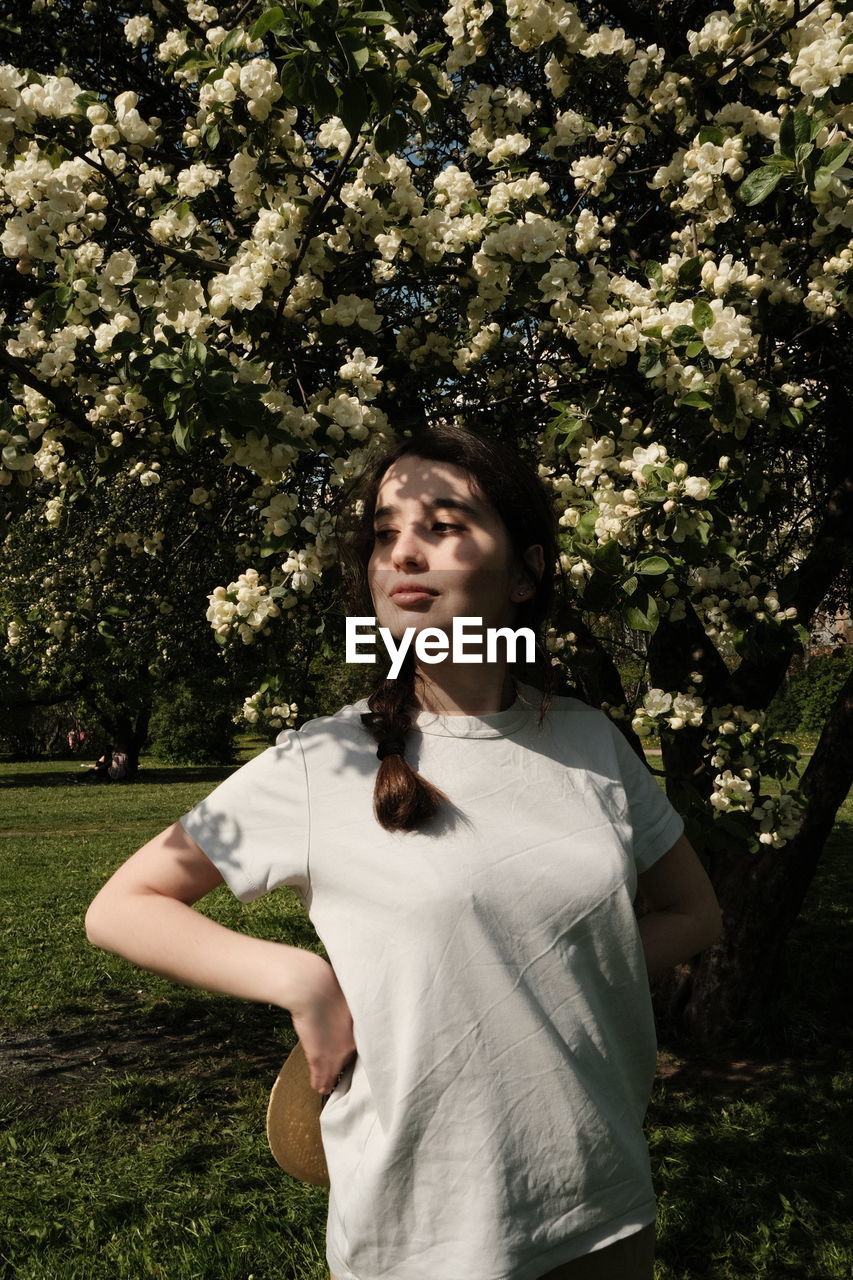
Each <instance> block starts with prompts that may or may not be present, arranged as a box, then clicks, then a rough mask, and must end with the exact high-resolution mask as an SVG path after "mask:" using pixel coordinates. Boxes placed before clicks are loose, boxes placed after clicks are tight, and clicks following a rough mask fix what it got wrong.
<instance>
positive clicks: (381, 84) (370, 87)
mask: <svg viewBox="0 0 853 1280" xmlns="http://www.w3.org/2000/svg"><path fill="white" fill-rule="evenodd" d="M362 79H363V81H364V83H365V85H366V86H367V92H368V93H369V94H370V96H371V98H372V99H373V101H374V102H375V103H376V106H377V108H378V109H379V114H380V115H383V116H387V115H388V113H389V111H390V110H391V108H392V107H393V105H394V79H393V77H392V76H389V75H388V74H387V73H386V72H384V71H380V70H379V69H378V68H377V67H365V69H364V71H363V72H362Z"/></svg>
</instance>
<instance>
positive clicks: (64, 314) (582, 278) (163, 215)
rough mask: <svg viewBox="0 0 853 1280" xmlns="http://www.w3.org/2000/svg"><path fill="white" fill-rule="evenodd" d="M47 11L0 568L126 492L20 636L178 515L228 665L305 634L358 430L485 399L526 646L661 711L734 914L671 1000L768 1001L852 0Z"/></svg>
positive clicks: (8, 112) (818, 546) (160, 540)
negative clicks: (547, 582) (530, 627)
mask: <svg viewBox="0 0 853 1280" xmlns="http://www.w3.org/2000/svg"><path fill="white" fill-rule="evenodd" d="M377 6H378V0H377ZM35 8H36V10H37V11H36V13H35V15H34V18H33V20H32V21H31V22H30V23H28V24H27V26H26V29H25V30H22V31H21V32H20V33H18V36H17V43H16V51H15V53H14V55H13V54H12V53H11V51H9V52H7V55H6V57H7V62H6V64H5V65H3V66H2V67H0V143H2V145H3V146H4V148H5V158H4V160H3V163H2V170H0V192H2V196H0V198H1V199H2V215H0V216H2V232H0V250H2V254H3V260H2V261H3V279H4V307H5V310H4V313H3V316H2V331H3V332H2V344H0V373H2V376H3V377H4V379H5V381H6V384H7V386H8V393H9V394H8V407H7V409H6V410H5V417H4V419H3V421H2V423H0V451H1V452H0V459H1V460H2V467H0V486H2V492H3V494H4V495H5V498H6V500H7V504H8V515H7V522H8V523H7V528H8V530H9V533H8V536H7V554H8V553H9V549H10V548H11V547H12V546H13V544H14V545H15V547H16V548H17V549H18V553H19V555H20V557H21V562H22V563H23V562H24V561H25V560H26V552H25V548H26V547H27V546H31V545H33V544H34V543H35V542H39V545H42V544H43V543H44V539H41V540H39V539H28V538H26V537H23V538H22V537H21V535H20V530H21V529H25V528H26V527H27V526H26V522H27V521H30V522H35V524H36V525H38V524H40V525H41V527H42V528H43V529H44V528H47V529H49V530H50V531H51V534H52V550H51V551H50V552H48V551H46V550H42V551H40V552H39V553H38V555H39V556H42V558H44V557H47V558H48V559H49V558H50V556H53V557H54V559H55V558H56V557H60V558H61V556H62V552H63V548H64V547H66V546H67V545H69V543H70V542H73V541H74V539H75V538H76V537H78V533H77V532H75V530H77V529H78V526H79V525H80V523H81V522H85V521H86V520H89V519H91V512H92V510H93V509H94V508H97V507H98V504H97V503H94V504H93V503H92V502H91V500H90V498H89V497H88V496H87V495H91V494H92V493H94V492H96V491H97V489H98V487H99V486H107V487H112V488H113V489H115V490H116V491H118V489H119V488H122V487H124V490H123V491H126V492H129V491H130V490H131V489H133V487H134V486H136V487H138V489H139V490H140V491H142V490H144V491H145V492H146V494H147V495H148V499H149V500H148V501H146V504H145V507H144V510H145V517H144V519H145V520H146V521H147V524H146V525H145V527H138V528H137V527H136V526H133V527H129V526H128V522H127V520H126V519H123V516H124V513H125V511H126V508H125V506H124V504H119V505H118V507H115V506H114V507H113V509H112V510H113V515H112V517H111V519H105V518H104V517H103V516H99V517H98V519H99V520H100V524H99V532H98V537H99V539H100V540H101V549H102V551H103V552H104V555H100V554H99V555H95V556H92V558H91V560H89V562H88V563H87V562H86V561H85V559H84V558H83V557H80V558H79V560H78V559H77V558H75V561H74V563H75V569H76V573H77V580H76V585H75V587H74V589H73V590H72V589H71V588H70V587H69V585H68V578H67V576H66V577H61V575H57V574H56V573H54V572H49V573H47V574H45V573H44V572H42V573H41V574H40V575H39V577H38V580H37V582H36V584H35V587H34V588H33V587H31V588H30V589H29V590H28V589H27V584H26V583H25V582H24V581H23V578H22V575H18V577H17V579H14V582H15V586H14V589H11V588H10V587H9V586H7V588H6V589H5V590H4V591H3V592H2V594H0V611H2V623H3V627H4V630H5V636H6V650H7V658H8V659H9V661H11V662H14V663H16V664H18V665H19V666H22V667H26V668H27V670H28V671H29V672H31V673H34V672H37V671H38V670H39V668H41V670H42V674H43V677H48V676H49V673H50V670H51V665H52V664H56V663H57V662H59V661H60V660H61V657H62V654H63V653H64V652H66V650H67V646H69V645H72V644H75V643H81V641H80V637H81V636H84V635H87V634H90V633H91V632H92V629H93V628H95V629H97V627H98V625H100V624H101V623H103V622H104V621H105V618H104V614H103V608H104V607H108V605H107V604H105V602H109V601H110V600H111V599H112V595H113V594H114V593H115V591H116V590H117V587H116V586H115V581H116V576H115V574H114V573H113V574H112V577H110V575H109V574H106V577H107V578H109V581H110V582H111V583H112V584H113V585H111V586H109V589H107V585H106V582H105V560H109V559H110V557H112V558H113V561H112V562H113V563H114V560H115V556H116V555H121V554H124V550H119V548H120V547H122V545H123V547H124V549H125V550H126V548H127V538H128V537H131V538H135V539H136V541H135V542H134V548H136V549H137V551H138V548H139V547H140V546H141V547H142V553H141V554H144V555H147V556H149V557H150V558H151V559H152V560H154V561H158V562H159V561H162V562H163V563H164V564H166V563H168V562H169V560H170V558H171V557H179V556H180V554H181V545H182V543H181V540H182V539H183V538H184V537H185V536H186V531H187V527H188V526H187V521H188V520H189V523H190V525H192V523H193V520H194V519H195V518H197V519H198V520H202V519H203V513H204V512H205V511H207V512H208V513H209V512H213V511H216V512H219V511H221V512H223V513H228V512H230V513H233V512H235V511H236V512H237V517H236V518H235V519H230V518H229V519H224V523H223V521H217V522H215V523H216V528H217V533H216V545H217V547H219V548H220V549H221V552H222V558H221V560H217V563H220V562H221V563H222V564H226V563H231V564H233V566H234V567H233V572H229V575H228V576H229V579H230V580H228V581H226V580H225V579H224V578H223V579H219V580H218V581H217V580H215V579H214V578H213V577H211V580H210V581H209V582H207V583H206V587H207V590H208V592H209V601H208V608H207V621H208V622H209V624H210V626H211V628H212V633H213V635H214V636H215V638H216V640H217V641H218V642H219V644H220V646H221V647H222V649H223V652H227V651H229V650H230V648H231V647H232V646H235V645H236V646H238V648H239V647H241V646H242V647H244V648H245V647H247V646H250V645H252V646H255V650H254V651H257V649H258V646H264V645H266V646H269V651H270V654H271V661H273V660H274V655H275V653H276V652H278V653H282V652H284V650H285V649H286V648H287V645H288V644H289V643H292V638H293V637H294V636H296V635H303V634H305V632H306V630H313V631H316V629H317V625H318V620H319V621H320V623H321V625H328V627H329V628H330V630H329V632H328V633H327V634H329V635H330V636H333V635H334V631H333V623H332V621H331V620H330V619H328V618H327V611H328V599H329V597H328V581H329V577H330V575H329V570H330V568H332V567H333V566H334V561H335V546H334V538H333V530H332V525H331V520H330V516H329V513H328V506H329V503H330V501H331V500H332V499H333V498H334V496H335V495H336V493H337V492H338V490H339V489H340V486H341V485H342V484H343V483H344V482H345V481H346V480H347V479H348V478H349V477H351V476H354V475H356V474H357V473H358V471H359V469H360V467H361V466H362V465H363V463H364V458H365V452H366V449H367V447H368V445H369V444H370V442H371V441H372V440H373V439H375V438H377V437H381V438H388V439H389V440H390V439H392V438H393V437H394V435H395V434H399V432H401V431H403V430H405V429H407V428H408V427H410V426H411V425H413V424H415V423H418V422H422V421H424V420H426V421H429V420H435V419H439V418H442V417H458V418H460V419H461V420H463V421H468V422H472V423H479V424H480V426H481V427H483V426H485V427H486V429H488V430H491V431H493V432H494V433H495V435H497V436H499V437H501V438H504V439H509V440H512V441H514V442H515V443H516V444H517V446H518V448H519V450H520V451H521V452H523V453H524V454H526V455H527V456H529V457H531V458H533V459H534V460H535V461H536V462H537V463H538V465H539V468H540V474H541V475H542V476H543V478H545V480H546V481H547V483H548V484H549V485H550V486H551V488H552V490H553V493H554V499H555V502H556V504H557V507H558V511H559V513H560V525H561V529H562V547H561V557H560V565H561V569H562V571H563V573H564V574H565V577H566V580H567V583H568V590H567V591H566V593H565V595H564V598H563V600H562V601H561V604H560V607H559V611H558V614H557V616H556V617H555V619H554V626H553V628H552V630H551V633H550V636H549V647H550V649H551V652H552V654H553V658H554V661H555V663H557V664H559V665H562V666H564V667H565V668H566V670H567V672H568V673H569V674H570V676H571V678H572V679H573V680H574V682H575V683H576V684H577V685H578V686H579V687H580V689H581V691H582V692H583V694H584V695H585V696H586V697H587V698H588V699H590V700H591V701H593V702H595V703H597V704H598V705H602V706H604V707H605V708H606V709H607V710H608V711H609V712H610V714H611V715H613V716H614V717H615V718H616V719H618V720H619V721H620V722H621V723H622V724H623V727H624V729H625V731H626V733H627V734H628V736H629V737H631V738H633V740H634V741H635V743H637V744H638V743H639V740H640V739H642V738H643V737H646V736H648V735H649V734H650V733H651V732H652V731H653V730H656V731H657V732H658V733H659V735H660V742H661V747H662V762H663V770H664V772H665V775H666V782H667V787H668V789H669V791H670V794H671V796H672V798H673V800H674V802H675V804H676V805H677V807H678V808H679V809H680V810H681V811H682V812H683V813H684V814H685V816H686V819H687V824H688V834H689V836H690V838H691V839H692V840H693V842H694V844H695V845H696V846H697V847H698V848H699V849H700V850H702V851H703V853H704V854H705V855H706V856H707V861H708V866H709V870H710V872H711V875H712V877H713V879H714V882H715V884H716V887H717V890H718V893H719V895H720V898H721V901H722V904H723V908H724V914H725V932H724V936H723V938H722V939H721V941H720V942H719V943H718V944H717V945H716V946H714V947H712V948H711V949H709V951H708V952H707V953H705V955H704V956H703V957H702V958H701V959H700V960H699V961H698V962H697V963H696V964H695V965H693V966H691V967H690V971H689V972H687V971H685V973H684V974H683V975H682V976H681V986H680V989H679V997H678V1003H679V1007H680V1008H681V1010H682V1013H683V1015H684V1017H685V1018H686V1019H687V1020H688V1021H689V1022H690V1023H691V1024H692V1025H693V1026H695V1027H698V1028H702V1029H704V1030H705V1031H706V1033H708V1034H718V1033H719V1034H722V1033H723V1032H725V1031H726V1030H727V1029H730V1028H731V1027H733V1026H735V1025H736V1024H737V1021H738V1019H739V1018H740V1017H742V1016H743V1014H745V1013H746V1014H749V1013H753V1012H756V1011H758V1010H760V1009H761V1008H762V1007H763V1005H764V1004H765V1003H766V1000H767V998H768V995H769V994H770V993H771V991H772V990H773V984H774V978H775V974H776V972H777V969H778V960H779V957H780V954H781V948H782V944H783V942H784V938H785V936H786V933H787V931H788V929H789V927H790V924H791V922H792V921H793V919H794V918H795V916H796V914H797V911H798V910H799V907H800V905H801V903H802V899H803V896H804V893H805V891H806V888H807V887H808V884H809V882H810V880H811V878H812V876H813V874H814V870H815V868H816V866H817V861H818V857H819V855H820V851H821V849H822V847H823V844H824V841H825V838H826V834H827V833H828V830H829V829H830V827H831V824H832V821H833V818H834V815H835V813H836V811H837V808H838V805H839V804H840V803H841V800H842V799H843V797H844V795H845V794H846V791H847V789H848V788H849V786H850V782H851V780H853V689H851V688H850V687H849V685H848V686H845V688H844V689H843V690H842V693H841V695H840V697H839V700H838V703H837V705H836V708H835V710H834V712H833V715H832V717H831V719H830V722H829V723H828V724H827V727H826V730H825V732H824V735H823V737H822V739H821V741H820V743H819V745H818V748H817V751H816V753H815V755H814V757H813V759H812V761H811V763H810V765H809V767H808V769H807V770H806V772H805V774H804V777H803V779H802V781H801V783H800V788H799V790H794V789H793V788H792V787H791V785H790V784H791V778H792V776H793V767H794V764H795V756H796V752H795V749H794V748H792V747H790V746H787V745H786V744H784V743H780V742H777V741H775V740H772V739H770V738H769V737H768V736H767V735H766V734H765V732H764V729H763V719H764V717H763V712H764V709H765V708H766V706H767V704H768V702H769V701H770V699H771V697H772V695H773V693H774V692H775V690H776V689H777V688H778V687H779V684H780V682H781V681H782V679H783V678H784V675H785V672H786V670H787V668H788V665H789V662H790V659H791V657H792V655H793V654H794V653H795V652H796V650H797V649H798V647H799V646H800V645H801V644H802V643H803V641H804V640H805V639H806V638H807V635H808V626H809V623H810V620H811V618H812V616H813V615H814V613H815V611H816V609H817V608H818V607H819V605H820V604H821V602H822V601H823V600H824V599H825V597H826V596H827V593H828V592H830V591H832V590H833V589H836V590H837V589H838V584H839V583H840V582H843V581H844V574H845V573H846V572H847V571H848V570H849V557H850V545H851V524H853V521H851V503H853V446H851V439H850V432H849V429H848V426H847V424H848V422H849V413H850V388H851V362H850V359H849V340H850V329H851V325H850V318H851V310H853V308H851V304H850V301H849V295H848V292H847V281H848V279H849V275H850V271H851V265H853V249H851V243H850V232H851V226H853V212H851V205H850V202H849V196H848V192H849V187H848V179H849V177H850V170H849V169H848V168H847V160H848V157H849V155H850V153H851V150H853V133H851V128H853V94H851V88H850V86H851V80H850V77H849V73H850V71H851V70H853V15H851V14H850V12H849V6H847V5H845V4H843V3H840V2H836V0H814V2H812V3H800V2H798V0H768V2H763V3H757V0H734V3H730V4H727V5H725V6H721V7H715V6H714V5H712V4H707V3H699V2H682V3H678V2H673V3H669V4H663V3H661V4H653V3H631V4H628V3H624V2H622V0H619V2H618V3H617V2H615V0H602V2H601V3H578V4H573V3H568V2H567V0H453V2H452V3H450V4H446V5H444V6H436V7H434V8H433V7H429V6H424V5H421V4H419V3H416V2H415V0H389V3H388V4H387V5H385V6H384V7H383V8H379V7H372V5H371V3H369V0H301V2H300V3H292V4H288V5H281V6H278V5H273V6H269V5H268V4H267V3H265V0H264V2H261V3H252V0H249V2H248V3H244V4H228V5H219V6H214V5H211V4H207V3H204V0H189V3H187V4H185V5H182V4H179V3H178V2H177V0H162V2H161V0H153V2H152V3H148V0H138V2H137V3H136V4H135V5H134V6H133V12H130V13H127V12H122V11H120V10H119V11H117V10H116V9H115V8H114V7H113V6H109V5H106V4H103V3H101V2H100V0H89V3H87V4H85V5H83V6H82V11H81V10H80V9H79V8H78V7H77V6H71V5H68V4H66V2H65V0H53V3H47V0H45V2H44V3H43V4H42V6H41V9H40V10H39V9H38V6H35ZM51 50H56V51H57V52H56V58H55V61H54V62H53V63H49V61H48V59H49V57H50V53H51ZM60 50H61V53H60V52H59V51H60ZM128 487H129V488H128ZM194 513H195V516H194ZM212 523H214V522H212ZM30 527H34V526H33V525H32V524H31V525H30ZM229 555H230V556H231V560H230V561H229V560H228V556H229ZM31 568H32V566H30V569H31ZM12 573H13V575H14V567H13V569H12ZM324 574H325V578H324ZM30 576H31V577H32V573H30ZM166 576H167V575H164V580H165V578H166ZM45 578H46V579H47V581H45ZM60 579H61V583H62V585H61V587H57V585H56V581H59V580H60ZM176 590H177V589H176ZM126 603H128V602H126ZM130 603H133V602H130ZM136 603H137V604H138V603H139V602H138V601H137V602H136ZM102 606H103V607H102ZM184 607H185V602H184V599H183V598H176V597H175V595H172V596H170V595H169V592H168V591H164V592H163V593H162V599H160V600H158V604H157V608H158V611H162V612H161V613H159V616H161V617H164V618H168V617H172V616H174V614H175V613H177V616H178V617H180V616H181V614H182V611H183V609H184ZM614 621H615V622H617V623H618V626H616V627H615V628H614ZM620 629H621V630H620ZM619 634H622V636H623V641H620V643H622V642H624V635H628V636H629V637H633V641H632V647H633V649H634V651H635V652H637V653H639V654H641V656H642V660H643V662H644V664H645V677H644V680H643V682H642V690H641V696H640V697H639V700H635V701H633V702H632V701H629V699H628V697H627V696H626V693H625V690H624V689H623V687H622V684H621V681H620V677H619V673H618V665H617V661H616V659H617V658H618V652H617V649H616V648H615V645H614V642H613V640H612V636H613V635H617V636H618V635H619ZM608 637H611V639H608ZM161 648H162V646H161ZM259 683H260V682H259ZM265 683H266V682H265ZM297 710H298V707H297V708H295V707H293V705H292V703H291V697H290V696H289V693H288V690H286V689H285V690H284V692H283V693H282V689H281V686H280V685H279V686H278V687H276V686H275V685H273V686H272V687H270V686H269V684H268V683H267V687H266V688H260V687H259V689H258V691H257V693H256V694H255V695H254V696H252V697H250V698H249V699H248V700H247V712H248V715H249V718H250V719H254V720H257V719H259V718H263V717H264V716H265V715H271V716H272V719H273V721H274V722H276V721H277V722H278V723H282V722H293V717H294V713H295V711H297ZM768 779H769V780H771V786H769V787H768V786H767V780H768ZM747 970H748V972H749V974H750V982H749V983H745V982H743V981H742V975H743V974H744V973H745V972H746V971H747Z"/></svg>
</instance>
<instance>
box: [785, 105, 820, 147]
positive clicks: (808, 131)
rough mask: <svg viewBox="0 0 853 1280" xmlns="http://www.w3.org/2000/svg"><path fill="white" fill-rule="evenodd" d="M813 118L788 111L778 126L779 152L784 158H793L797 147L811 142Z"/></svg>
mask: <svg viewBox="0 0 853 1280" xmlns="http://www.w3.org/2000/svg"><path fill="white" fill-rule="evenodd" d="M812 125H813V118H812V117H811V116H808V115H806V113H805V111H789V112H788V114H787V115H786V116H785V117H784V119H783V120H782V123H781V125H780V126H779V150H780V151H781V152H782V154H783V155H785V156H793V155H794V152H795V150H796V148H797V147H800V146H802V145H803V144H804V143H808V142H811V140H812V138H813V137H814V136H815V135H814V133H812ZM819 128H820V124H818V129H819Z"/></svg>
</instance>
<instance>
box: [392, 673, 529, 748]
mask: <svg viewBox="0 0 853 1280" xmlns="http://www.w3.org/2000/svg"><path fill="white" fill-rule="evenodd" d="M541 697H542V695H541V694H540V693H539V691H538V690H537V689H534V688H532V687H531V686H530V685H525V684H522V683H521V682H517V683H516V694H515V701H514V702H513V703H512V704H511V705H510V706H508V707H507V708H506V710H505V711H494V712H492V714H491V715H485V716H453V715H439V714H438V713H437V712H433V711H418V712H416V713H415V714H414V715H413V716H412V728H413V729H418V730H419V731H420V732H421V733H428V734H437V735H438V736H440V737H444V738H505V737H507V736H508V735H509V734H511V733H515V732H517V730H519V729H520V728H521V727H522V725H525V724H526V723H527V722H528V720H529V718H530V716H531V714H532V710H533V709H534V708H537V709H538V706H539V701H540V699H541Z"/></svg>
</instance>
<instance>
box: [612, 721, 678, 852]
mask: <svg viewBox="0 0 853 1280" xmlns="http://www.w3.org/2000/svg"><path fill="white" fill-rule="evenodd" d="M608 724H609V725H610V729H611V732H612V734H613V738H614V741H615V744H616V758H617V761H618V764H619V770H620V774H621V781H622V785H623V786H624V788H625V796H626V798H627V801H628V813H629V817H630V820H631V826H632V828H633V833H634V862H635V864H636V867H637V871H648V869H649V867H650V866H652V864H653V863H655V862H657V860H658V858H661V857H663V855H664V854H665V853H666V852H667V851H668V850H669V849H671V848H672V846H673V845H674V844H675V842H676V840H677V839H678V838H679V836H681V835H683V834H684V820H683V818H682V817H681V815H680V814H679V813H678V812H677V810H675V809H674V808H673V806H672V805H671V804H670V802H669V799H668V798H667V795H666V792H665V791H664V790H663V788H662V787H660V786H659V785H658V783H657V782H656V781H655V778H654V775H653V774H652V773H650V772H649V770H648V768H647V767H646V765H645V764H644V763H643V761H642V760H641V759H640V758H639V756H638V755H637V753H636V752H635V751H634V750H633V748H632V747H631V745H630V743H629V742H628V740H627V739H626V738H625V736H624V734H622V733H620V732H619V730H618V729H617V728H616V726H615V725H614V724H613V722H612V721H611V720H609V719H608Z"/></svg>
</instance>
